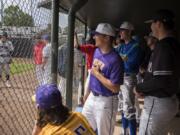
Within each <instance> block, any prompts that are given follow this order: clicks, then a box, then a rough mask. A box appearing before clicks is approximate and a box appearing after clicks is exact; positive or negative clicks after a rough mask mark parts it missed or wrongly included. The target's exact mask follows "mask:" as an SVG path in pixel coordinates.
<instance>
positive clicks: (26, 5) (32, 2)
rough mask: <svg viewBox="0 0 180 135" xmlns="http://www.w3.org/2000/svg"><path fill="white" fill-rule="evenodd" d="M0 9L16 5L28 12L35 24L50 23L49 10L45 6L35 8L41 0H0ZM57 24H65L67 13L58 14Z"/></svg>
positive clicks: (44, 25)
mask: <svg viewBox="0 0 180 135" xmlns="http://www.w3.org/2000/svg"><path fill="white" fill-rule="evenodd" d="M0 1H1V2H0V9H2V5H3V9H5V8H7V7H8V6H10V5H18V6H19V7H20V8H21V9H22V10H23V11H24V12H26V13H28V14H30V15H32V16H33V18H34V22H35V25H36V26H40V27H46V26H47V24H49V23H51V11H50V10H47V9H45V8H37V4H38V2H40V1H43V0H0ZM2 3H3V4H2ZM0 20H1V17H0ZM59 20H60V21H59V26H60V27H62V28H64V27H66V26H67V15H65V14H61V13H60V15H59Z"/></svg>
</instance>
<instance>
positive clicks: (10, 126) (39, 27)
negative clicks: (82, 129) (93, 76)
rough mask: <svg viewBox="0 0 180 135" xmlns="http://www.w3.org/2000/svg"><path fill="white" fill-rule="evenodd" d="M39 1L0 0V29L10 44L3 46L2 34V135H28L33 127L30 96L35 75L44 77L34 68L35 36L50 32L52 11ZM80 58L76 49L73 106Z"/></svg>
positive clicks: (0, 97)
mask: <svg viewBox="0 0 180 135" xmlns="http://www.w3.org/2000/svg"><path fill="white" fill-rule="evenodd" d="M39 2H42V0H1V2H0V8H1V21H0V25H1V28H0V32H1V33H4V32H6V33H7V35H8V39H7V40H8V45H9V44H10V43H9V41H10V42H11V43H12V46H13V47H12V48H11V49H10V47H9V46H10V45H9V46H8V47H4V46H6V45H4V44H5V43H4V42H2V36H1V39H0V71H1V72H0V134H1V135H30V134H31V132H32V128H33V126H34V120H35V115H36V108H35V104H34V103H33V102H32V99H31V96H32V95H33V94H34V93H35V88H36V87H37V86H38V85H39V83H38V78H37V77H38V76H41V77H42V76H43V73H40V72H39V71H38V72H37V70H36V69H37V63H35V61H34V52H35V51H34V48H35V45H36V44H37V42H38V40H37V37H38V36H41V35H43V34H47V33H50V30H51V25H50V24H51V10H49V9H45V8H38V6H37V5H38V3H39ZM2 35H3V34H2ZM59 39H60V40H59V41H60V42H59V45H62V44H64V43H65V42H66V40H67V36H66V34H65V35H63V36H62V34H60V37H59ZM7 48H8V49H9V50H8V49H7ZM3 49H4V50H3ZM7 50H8V51H7ZM2 52H4V53H2ZM7 52H8V53H9V54H8V53H7ZM5 57H6V58H7V57H8V58H9V59H8V58H7V59H8V60H7V61H6V60H5V59H6V58H5ZM81 59H82V55H81V53H80V52H79V51H77V50H75V60H74V78H73V86H74V87H73V106H76V105H77V90H78V88H79V85H80V83H79V80H80V77H81V68H79V66H78V65H79V64H80V63H81V62H82V61H81ZM37 75H38V76H37ZM59 78H60V77H59ZM60 81H61V80H60ZM64 83H65V82H64ZM60 86H61V85H60Z"/></svg>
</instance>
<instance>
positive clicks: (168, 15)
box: [145, 9, 174, 23]
mask: <svg viewBox="0 0 180 135" xmlns="http://www.w3.org/2000/svg"><path fill="white" fill-rule="evenodd" d="M154 21H162V22H170V21H174V13H173V12H172V11H171V10H168V9H161V10H158V11H156V12H155V13H154V15H153V16H152V17H151V18H150V19H149V20H147V21H145V23H152V22H154Z"/></svg>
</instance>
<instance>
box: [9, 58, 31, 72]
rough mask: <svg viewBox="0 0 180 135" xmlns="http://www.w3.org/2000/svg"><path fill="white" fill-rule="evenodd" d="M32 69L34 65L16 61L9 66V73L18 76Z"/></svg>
mask: <svg viewBox="0 0 180 135" xmlns="http://www.w3.org/2000/svg"><path fill="white" fill-rule="evenodd" d="M33 68H34V64H32V63H25V62H19V61H17V60H15V61H13V63H12V64H11V65H10V72H11V74H13V75H14V74H19V73H22V72H26V71H30V70H32V69H33Z"/></svg>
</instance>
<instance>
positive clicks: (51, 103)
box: [32, 84, 95, 135]
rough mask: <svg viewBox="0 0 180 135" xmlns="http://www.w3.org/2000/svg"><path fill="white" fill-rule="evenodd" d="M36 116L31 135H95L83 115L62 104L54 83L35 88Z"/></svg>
mask: <svg viewBox="0 0 180 135" xmlns="http://www.w3.org/2000/svg"><path fill="white" fill-rule="evenodd" d="M35 99H36V104H37V108H38V118H37V120H36V124H35V126H34V129H33V132H32V135H95V133H94V131H93V130H92V128H91V127H90V125H89V123H88V121H87V120H86V119H85V117H84V116H83V115H82V114H80V113H77V112H70V111H69V110H68V108H67V107H65V106H64V105H63V104H62V97H61V93H60V91H59V90H58V88H57V85H55V84H45V85H42V86H40V87H38V88H37V90H36V97H35Z"/></svg>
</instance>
